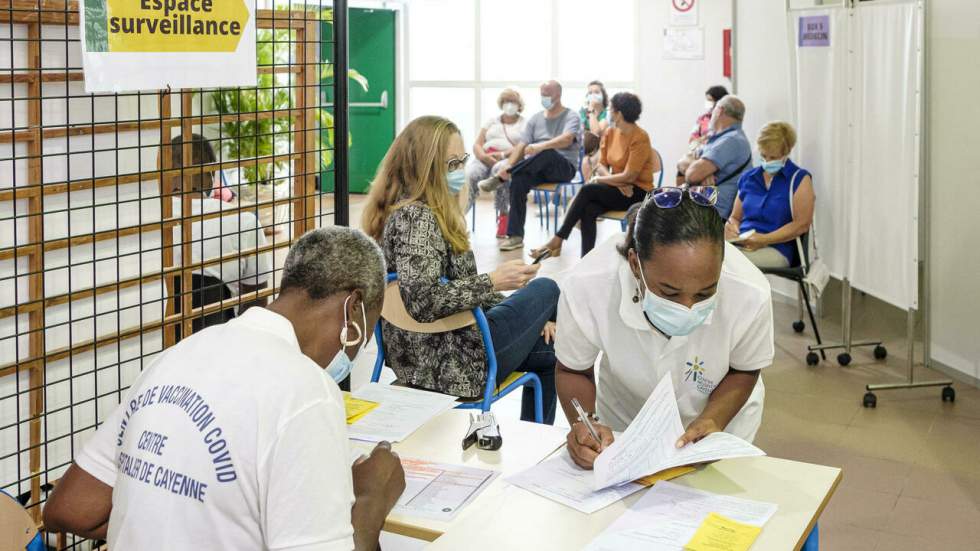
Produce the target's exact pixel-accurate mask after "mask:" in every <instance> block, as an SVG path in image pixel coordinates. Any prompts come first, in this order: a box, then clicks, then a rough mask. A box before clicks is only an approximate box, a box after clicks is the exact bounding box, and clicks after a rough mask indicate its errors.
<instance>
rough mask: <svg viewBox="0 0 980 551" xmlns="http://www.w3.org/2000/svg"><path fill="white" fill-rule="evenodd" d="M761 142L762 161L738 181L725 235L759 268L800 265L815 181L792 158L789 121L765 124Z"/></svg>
mask: <svg viewBox="0 0 980 551" xmlns="http://www.w3.org/2000/svg"><path fill="white" fill-rule="evenodd" d="M756 143H757V144H758V147H759V154H760V155H761V156H762V161H763V162H762V165H760V166H757V167H755V168H754V169H752V170H750V171H748V172H746V173H745V174H742V177H741V178H740V179H739V181H738V196H737V197H736V198H735V204H734V205H733V206H732V214H731V216H730V217H729V218H728V223H727V224H726V225H725V237H726V238H727V239H728V240H729V241H732V242H733V243H734V244H735V245H736V246H738V247H739V248H740V249H741V250H742V252H743V253H745V256H747V257H749V260H751V261H752V263H753V264H755V265H756V266H758V267H760V268H788V267H791V266H799V265H800V258H799V254H798V252H797V250H796V246H795V245H794V241H795V240H796V238H797V237H799V236H801V235H803V234H804V233H807V232H808V231H810V224H812V223H813V204H814V202H815V201H816V197H815V196H814V193H813V179H812V178H811V176H810V172H809V171H807V170H806V169H805V168H800V167H799V166H797V165H796V163H794V162H793V161H791V160H790V159H789V154H790V152H791V151H792V150H793V146H794V145H796V131H795V130H793V127H792V126H790V124H789V123H786V122H781V121H776V122H770V123H769V124H767V125H765V126H763V127H762V130H760V131H759V138H758V139H757V140H756ZM742 235H744V236H745V237H740V236H742Z"/></svg>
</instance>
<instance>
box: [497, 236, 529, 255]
mask: <svg viewBox="0 0 980 551" xmlns="http://www.w3.org/2000/svg"><path fill="white" fill-rule="evenodd" d="M523 248H524V238H523V237H516V236H515V237H508V238H507V239H504V241H503V243H501V244H500V250H501V251H516V250H517V249H523Z"/></svg>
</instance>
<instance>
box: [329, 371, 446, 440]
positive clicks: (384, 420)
mask: <svg viewBox="0 0 980 551" xmlns="http://www.w3.org/2000/svg"><path fill="white" fill-rule="evenodd" d="M351 395H352V396H353V397H354V398H357V399H358V400H367V401H369V402H377V403H378V404H379V405H378V407H376V408H374V409H372V410H371V411H370V412H368V413H367V414H366V415H364V417H362V418H360V419H358V420H357V421H356V422H354V424H352V425H349V426H348V427H347V432H348V436H349V437H350V438H353V439H355V440H366V441H368V442H380V441H382V440H387V441H389V442H401V441H402V440H404V439H406V438H408V437H409V435H411V434H412V433H413V432H415V431H416V430H418V428H419V427H421V426H422V425H424V424H425V423H426V422H428V421H429V420H430V419H432V418H433V417H435V416H436V415H439V414H440V413H442V412H443V411H446V410H447V409H452V407H453V406H455V405H456V398H455V397H454V396H447V395H445V394H439V393H436V392H427V391H424V390H417V389H414V388H406V387H401V386H392V385H382V384H379V383H369V384H366V385H364V386H362V387H361V388H359V389H357V390H355V391H354V392H352V393H351Z"/></svg>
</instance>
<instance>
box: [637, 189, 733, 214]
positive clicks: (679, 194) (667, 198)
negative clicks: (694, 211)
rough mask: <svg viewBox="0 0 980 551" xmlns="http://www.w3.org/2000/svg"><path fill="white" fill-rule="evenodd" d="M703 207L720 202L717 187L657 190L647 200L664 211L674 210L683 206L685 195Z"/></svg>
mask: <svg viewBox="0 0 980 551" xmlns="http://www.w3.org/2000/svg"><path fill="white" fill-rule="evenodd" d="M685 193H687V196H688V197H690V198H691V200H692V201H694V202H695V203H696V204H698V205H701V206H702V207H713V206H715V203H717V202H718V188H716V187H715V186H688V185H687V184H684V185H683V186H681V187H662V188H657V189H655V190H653V191H651V192H650V194H649V195H647V197H646V200H652V201H653V202H654V204H656V205H657V206H658V207H660V208H662V209H672V208H674V207H676V206H677V205H680V204H681V201H683V200H684V194H685Z"/></svg>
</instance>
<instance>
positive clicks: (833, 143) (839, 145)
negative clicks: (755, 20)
mask: <svg viewBox="0 0 980 551" xmlns="http://www.w3.org/2000/svg"><path fill="white" fill-rule="evenodd" d="M803 15H805V16H807V17H810V16H826V17H829V18H830V45H829V46H823V47H809V48H799V47H796V45H797V44H799V38H798V36H799V17H800V14H799V12H790V17H789V26H790V32H789V37H790V40H792V41H793V42H792V43H793V45H794V51H795V54H796V58H795V64H794V66H795V69H796V75H795V76H796V124H795V126H796V131H797V145H796V154H795V155H796V159H797V162H798V163H799V164H800V166H802V167H804V168H806V169H807V170H809V171H810V172H811V173H812V174H813V189H814V193H816V196H817V203H816V218H815V219H814V234H815V235H816V239H817V241H818V246H819V248H820V257H821V258H822V259H823V261H824V263H825V264H827V267H828V268H829V269H830V272H831V274H833V275H834V277H837V278H842V277H844V275H845V274H846V273H847V263H846V262H847V254H846V253H847V235H848V228H847V222H848V218H847V216H846V215H845V213H846V212H847V211H846V209H847V187H848V186H847V185H846V184H845V182H846V180H847V173H848V163H849V162H851V158H850V152H849V151H848V148H847V111H848V109H847V78H846V73H845V68H846V64H847V57H846V56H847V40H846V36H845V29H846V28H847V27H846V24H847V11H846V10H844V9H833V8H832V9H826V10H807V11H806V12H804V13H803Z"/></svg>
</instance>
